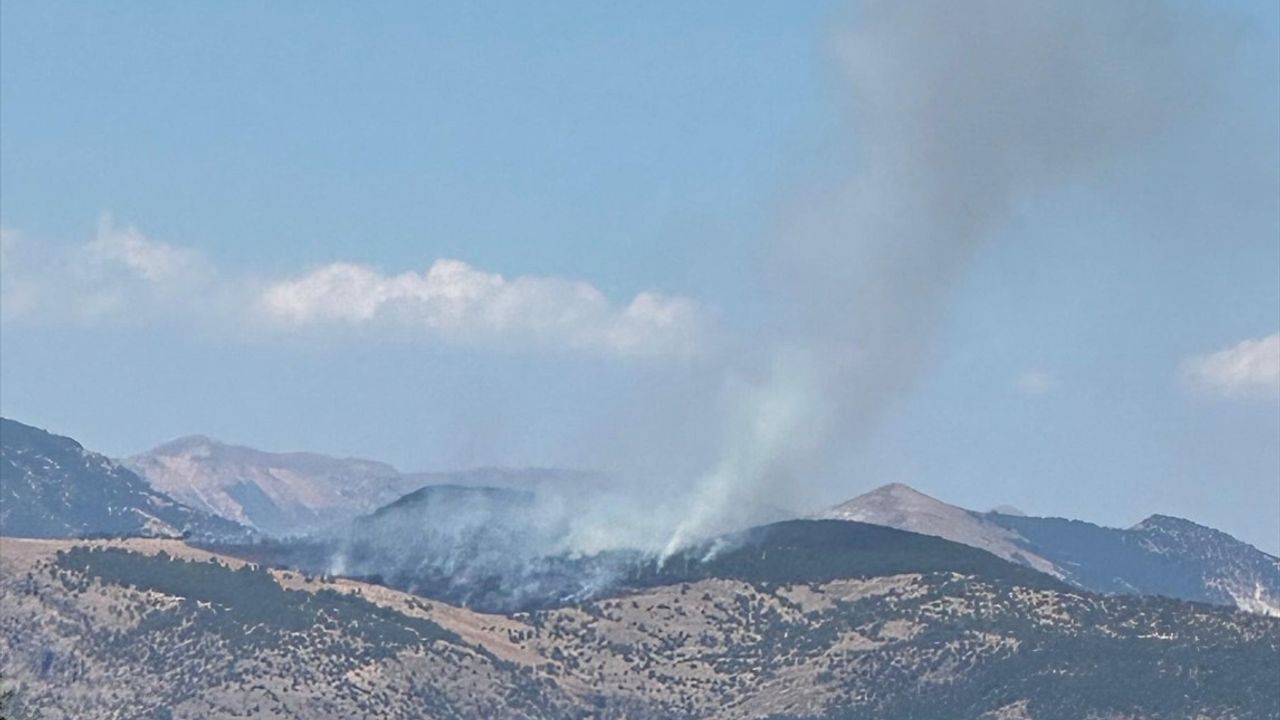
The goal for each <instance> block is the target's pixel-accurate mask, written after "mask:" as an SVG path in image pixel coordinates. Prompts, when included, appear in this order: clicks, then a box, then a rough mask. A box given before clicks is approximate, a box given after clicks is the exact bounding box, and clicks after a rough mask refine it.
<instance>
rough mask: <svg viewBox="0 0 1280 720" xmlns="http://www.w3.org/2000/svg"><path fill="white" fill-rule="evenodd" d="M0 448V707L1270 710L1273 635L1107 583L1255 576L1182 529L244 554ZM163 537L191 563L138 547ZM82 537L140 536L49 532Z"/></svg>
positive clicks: (25, 438)
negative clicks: (374, 573)
mask: <svg viewBox="0 0 1280 720" xmlns="http://www.w3.org/2000/svg"><path fill="white" fill-rule="evenodd" d="M0 431H2V432H0V441H2V442H0V445H2V446H3V448H2V450H3V452H2V453H0V457H2V458H3V464H0V470H3V472H2V473H0V485H2V486H3V495H0V500H3V505H0V508H2V511H3V515H0V520H3V526H2V527H0V530H3V533H4V534H5V535H6V537H3V538H0V607H3V608H4V612H3V613H0V677H3V678H4V680H5V683H6V685H5V688H6V689H12V690H13V691H14V695H13V697H12V698H11V700H10V701H9V704H8V706H0V713H2V714H4V715H5V716H6V717H7V716H8V713H10V712H12V713H13V714H15V715H16V716H18V717H32V718H34V717H39V718H49V719H53V720H62V719H66V720H70V719H72V718H82V717H148V718H151V717H157V718H177V717H200V718H229V717H255V718H280V719H284V718H307V719H308V720H312V719H315V720H331V719H332V720H337V719H338V718H343V719H345V718H350V717H375V716H376V717H387V718H401V719H403V720H416V719H419V718H462V719H464V720H466V719H470V718H491V717H512V718H583V719H585V718H632V719H635V720H645V719H648V718H663V719H667V718H671V719H675V720H681V719H689V720H692V719H693V718H713V719H718V718H723V719H724V720H730V719H734V720H737V719H739V718H760V719H761V720H764V719H766V718H769V719H772V720H855V719H856V720H867V719H870V718H908V719H912V720H942V719H944V718H946V719H948V720H950V719H951V718H989V719H991V720H996V719H1003V720H1031V719H1034V720H1068V719H1069V720H1076V719H1077V718H1087V717H1091V718H1126V719H1128V720H1157V719H1163V718H1193V717H1195V718H1200V717H1204V718H1232V719H1233V720H1252V719H1253V718H1274V717H1277V716H1280V685H1277V684H1276V683H1275V682H1274V680H1275V677H1276V675H1277V673H1278V672H1280V619H1277V618H1269V617H1264V616H1262V615H1257V614H1250V613H1244V612H1239V611H1238V610H1236V609H1234V608H1226V607H1214V606H1211V605H1206V604H1201V603H1188V602H1183V601H1180V600H1176V599H1170V598H1166V597H1154V596H1144V597H1134V596H1132V595H1128V594H1123V593H1133V592H1161V593H1164V594H1168V595H1172V594H1176V593H1183V594H1192V595H1194V594H1197V593H1199V594H1211V593H1212V592H1217V591H1220V592H1223V593H1226V594H1225V595H1221V596H1214V597H1235V595H1234V594H1233V593H1235V592H1238V591H1239V590H1240V588H1241V587H1243V585H1240V583H1243V582H1245V581H1246V580H1247V579H1248V578H1250V577H1253V576H1250V575H1248V573H1250V572H1257V573H1262V575H1259V577H1262V579H1263V580H1265V579H1266V578H1265V577H1264V576H1265V573H1263V570H1265V567H1266V566H1265V565H1264V567H1263V569H1262V570H1259V569H1257V568H1254V567H1253V566H1252V565H1250V564H1249V561H1248V558H1251V557H1253V558H1254V559H1255V560H1256V557H1255V556H1253V555H1250V554H1249V553H1247V552H1245V551H1244V550H1242V549H1241V548H1240V547H1239V546H1240V545H1243V544H1241V543H1238V542H1237V541H1235V540H1232V539H1231V538H1230V537H1229V536H1226V535H1223V534H1222V533H1217V532H1216V531H1212V530H1209V529H1208V528H1202V527H1200V526H1197V525H1194V524H1193V523H1189V522H1187V521H1182V520H1176V519H1173V518H1163V517H1159V516H1157V517H1153V518H1151V519H1149V520H1147V521H1144V522H1143V523H1141V524H1140V525H1139V526H1137V527H1135V528H1132V529H1130V530H1127V531H1115V530H1109V529H1106V528H1097V527H1096V526H1090V525H1088V524H1087V523H1075V522H1071V521H1064V520H1052V519H1045V518H1027V517H1019V516H1012V515H1004V514H987V513H972V512H970V511H966V510H963V509H960V508H955V507H953V506H949V505H945V504H944V503H940V502H938V501H936V500H932V499H931V498H927V497H926V496H923V495H921V494H919V493H916V492H914V491H912V490H910V489H909V488H906V487H904V486H891V487H888V488H882V489H881V490H879V491H876V492H874V493H870V494H868V495H867V496H863V497H861V498H857V499H855V500H854V501H851V502H850V503H846V504H845V505H842V506H840V509H838V510H833V511H832V512H833V514H835V513H839V514H841V515H842V517H841V519H839V520H789V521H784V522H778V523H772V524H768V525H764V526H759V527H755V528H751V529H747V530H744V531H741V532H738V533H733V534H730V535H725V536H721V537H717V538H710V539H708V540H706V541H705V542H703V543H700V544H695V545H693V546H690V547H687V548H684V549H683V550H681V551H679V552H676V553H674V554H672V555H670V556H666V557H657V556H654V555H652V554H648V553H643V552H639V551H609V552H602V553H599V554H596V555H579V554H574V553H564V552H560V550H563V546H562V545H561V544H560V540H561V539H562V537H563V535H564V531H565V528H564V527H563V526H561V525H560V524H558V522H559V519H562V517H563V516H561V515H557V514H555V513H551V514H546V513H545V512H544V510H545V508H544V507H543V506H542V505H541V504H540V502H541V501H540V500H539V495H538V493H537V492H533V491H528V490H513V489H509V488H485V487H474V486H465V485H432V486H428V487H423V488H420V489H417V490H414V491H413V492H411V493H409V494H407V495H404V496H402V497H399V498H397V499H395V500H393V501H392V502H390V503H388V504H386V505H385V506H382V507H380V508H378V509H376V510H374V511H373V512H370V513H367V514H364V515H361V516H359V517H358V518H356V519H355V520H353V521H352V522H350V523H348V524H347V526H346V529H345V530H344V531H343V532H330V533H325V534H321V535H319V536H316V537H313V538H284V539H275V540H271V539H264V538H261V537H257V538H255V539H254V542H249V543H244V542H235V541H236V540H243V539H244V537H245V533H246V531H245V530H244V529H243V528H241V527H240V526H237V525H234V524H233V523H231V522H230V521H228V520H226V519H223V518H218V517H215V516H212V515H210V514H207V513H204V512H202V511H200V510H197V509H193V508H191V507H187V506H186V505H184V504H182V503H179V502H177V501H175V500H174V499H172V498H170V497H168V496H166V495H164V494H162V493H160V492H159V491H158V490H156V489H154V488H151V487H149V486H147V485H146V483H145V482H144V481H143V480H142V479H141V478H139V477H138V476H137V475H135V474H134V473H132V472H131V471H129V470H128V469H126V468H124V467H122V466H121V465H119V464H118V463H115V462H113V461H111V460H109V459H107V458H105V457H103V456H101V455H98V454H95V453H92V452H89V451H87V450H85V449H84V448H83V447H81V446H80V445H79V444H78V443H76V442H75V441H73V440H71V439H69V438H64V437H59V436H56V435H51V434H49V433H47V432H44V431H42V430H38V429H36V428H31V427H28V426H26V425H22V424H21V423H16V422H13V421H8V420H6V421H4V422H3V424H2V425H0ZM200 444H201V443H195V445H200ZM206 444H207V443H206ZM188 452H190V451H188ZM193 454H199V452H198V451H197V452H195V453H193ZM273 462H274V461H273ZM298 466H299V465H298V464H295V465H293V466H292V467H295V468H296V467H298ZM375 474H376V473H375ZM272 477H274V475H272ZM263 482H264V483H266V482H268V481H267V480H265V479H264V480H263ZM332 482H334V483H337V482H339V480H338V479H336V478H335V479H333V480H332ZM304 484H305V483H304ZM637 512H643V509H642V508H638V509H637ZM854 516H859V517H867V518H869V519H876V520H879V521H880V523H878V524H873V523H868V522H862V521H858V520H852V521H851V520H850V518H853V517H854ZM890 523H896V524H900V525H912V526H913V527H915V528H920V529H921V530H924V531H925V532H923V533H921V532H913V531H910V530H904V529H898V528H894V527H885V526H884V525H886V524H890ZM930 531H932V532H930ZM943 531H945V532H948V533H951V534H954V535H956V536H958V537H961V536H962V537H964V538H965V542H963V543H961V542H953V541H952V540H949V539H945V538H944V537H939V535H941V534H942V532H943ZM189 533H190V534H191V536H192V537H197V536H198V539H201V540H203V543H204V544H202V546H201V547H193V546H192V545H191V544H187V543H184V542H181V541H179V540H173V539H155V538H169V537H175V536H178V535H186V534H189ZM237 533H239V534H238V535H237ZM1117 533H1119V534H1118V535H1117ZM108 534H109V535H134V536H140V537H141V538H142V539H127V540H106V541H104V540H85V539H76V538H77V537H78V536H84V535H108ZM13 535H25V536H27V537H28V538H58V539H16V538H14V537H12V536H13ZM147 538H151V539H147ZM229 541H231V542H229ZM979 544H982V545H985V546H986V548H983V547H975V545H979ZM1244 547H1245V548H1247V547H1248V546H1244ZM1249 550H1251V551H1252V552H1253V553H1257V551H1256V550H1252V548H1249ZM308 553H311V554H312V555H311V557H310V559H307V554H308ZM557 553H558V554H557ZM1100 554H1109V558H1110V559H1109V563H1110V564H1108V561H1107V560H1106V559H1104V558H1103V557H1101V556H1100ZM255 555H256V556H259V557H262V558H263V559H264V560H269V561H270V564H272V565H276V564H279V565H283V566H288V567H277V568H276V569H272V570H268V569H266V567H267V563H263V564H259V565H255V564H252V563H246V562H245V559H244V558H245V557H252V556H255ZM1262 558H1263V560H1266V559H1267V558H1270V556H1266V555H1262ZM335 559H340V560H341V563H340V564H341V565H345V567H335V566H334V564H335V563H334V561H335ZM280 560H284V562H279V563H277V561H280ZM1010 560H1012V562H1011V561H1010ZM1271 560H1274V558H1271ZM387 561H390V562H387ZM383 567H389V568H391V569H392V570H393V571H394V573H395V575H394V576H388V577H378V578H367V579H372V580H376V581H377V582H366V581H362V580H360V579H352V578H350V577H347V578H335V577H333V574H334V573H335V572H337V573H338V574H347V575H350V574H364V572H365V571H366V570H370V569H378V568H383ZM1144 568H1145V569H1144ZM1197 573H1199V574H1197ZM1259 582H1261V580H1260V581H1259ZM1085 583H1094V584H1097V585H1099V586H1100V587H1101V589H1102V590H1104V591H1105V592H1106V593H1113V592H1114V593H1120V594H1100V593H1095V592H1091V591H1089V590H1085V589H1081V587H1080V586H1082V585H1084V584H1085ZM388 585H394V586H396V587H400V588H405V589H409V590H412V591H413V594H408V593H405V592H401V591H400V590H397V589H393V588H392V587H388ZM1150 588H1154V589H1150ZM1267 592H1270V591H1269V590H1265V589H1264V590H1260V591H1258V593H1257V594H1256V595H1257V597H1261V598H1267V597H1270V596H1268V595H1267V594H1266V593H1267ZM1267 602H1269V601H1267ZM462 604H468V605H471V606H472V607H462V606H461V605H462ZM477 608H480V609H483V610H485V612H481V611H478V610H477ZM0 705H3V703H0Z"/></svg>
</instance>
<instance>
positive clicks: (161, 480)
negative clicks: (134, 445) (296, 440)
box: [124, 436, 417, 535]
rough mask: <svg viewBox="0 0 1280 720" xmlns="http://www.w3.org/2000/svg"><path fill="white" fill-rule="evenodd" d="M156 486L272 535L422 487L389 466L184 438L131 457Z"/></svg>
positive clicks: (348, 514) (347, 515)
mask: <svg viewBox="0 0 1280 720" xmlns="http://www.w3.org/2000/svg"><path fill="white" fill-rule="evenodd" d="M124 463H125V464H126V465H128V466H129V467H130V468H132V469H133V470H134V471H136V472H137V473H138V474H139V475H141V476H143V477H145V478H146V479H147V480H148V481H149V482H150V483H151V484H152V486H153V487H155V488H156V489H158V490H160V491H162V492H165V493H167V494H169V495H171V496H172V497H174V498H175V499H177V500H179V501H181V502H184V503H187V504H189V505H191V506H192V507H195V508H199V509H201V510H204V511H205V512H209V513H213V514H215V515H219V516H221V517H224V518H227V519H229V520H234V521H236V522H238V523H241V524H243V525H247V526H249V527H252V528H255V529H257V530H260V531H262V532H265V533H268V534H271V535H289V534H298V533H304V532H307V531H311V530H315V529H317V528H320V527H323V526H325V525H327V524H332V523H339V522H343V521H346V520H350V519H351V518H353V517H355V516H356V515H359V514H361V513H365V512H369V511H371V510H373V509H375V508H377V507H379V506H381V505H383V504H386V503H388V502H391V501H392V500H395V499H396V498H398V497H400V496H401V495H403V494H405V493H407V492H410V491H412V490H414V489H416V487H417V485H414V484H413V483H414V481H413V480H411V479H406V478H405V477H403V476H402V475H401V473H400V472H399V471H398V470H396V469H395V468H393V467H391V466H390V465H387V464H385V463H380V462H375V461H372V460H360V459H354V458H332V457H328V456H326V455H319V454H315V453H301V452H297V453H271V452H264V451H262V450H255V449H253V448H247V447H240V446H238V445H227V444H224V443H221V442H218V441H216V440H213V439H211V438H207V437H203V436H191V437H184V438H180V439H178V440H174V441H172V442H169V443H165V444H164V445H161V446H159V447H157V448H155V449H153V450H151V451H149V452H146V453H142V454H140V455H134V456H133V457H130V458H127V459H125V460H124Z"/></svg>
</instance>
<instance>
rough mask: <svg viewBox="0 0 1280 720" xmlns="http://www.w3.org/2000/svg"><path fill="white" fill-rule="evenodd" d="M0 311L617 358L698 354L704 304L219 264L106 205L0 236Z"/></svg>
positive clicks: (479, 275)
mask: <svg viewBox="0 0 1280 720" xmlns="http://www.w3.org/2000/svg"><path fill="white" fill-rule="evenodd" d="M0 253H3V255H2V256H0V260H3V263H2V265H3V268H2V269H3V291H4V295H3V319H4V320H5V321H6V322H9V321H15V320H20V321H23V322H34V323H56V322H66V321H70V322H73V323H81V324H84V323H88V324H96V323H106V322H125V323H134V324H138V323H150V322H156V321H167V322H172V323H177V324H180V325H182V326H183V327H187V328H190V329H194V330H207V329H209V328H210V327H217V328H223V329H229V328H251V327H252V326H254V325H255V324H257V325H261V324H263V323H265V324H267V325H268V326H269V327H271V328H272V329H273V330H279V329H282V328H283V329H287V330H302V329H312V330H320V331H330V330H333V329H337V328H340V327H343V326H347V327H378V328H381V329H382V330H383V331H391V332H396V333H401V334H405V333H408V334H412V335H421V336H426V337H430V338H434V339H436V340H437V341H440V342H445V343H455V344H465V345H473V346H474V345H482V346H485V347H492V348H499V349H503V350H516V351H524V350H551V351H559V350H570V351H575V352H585V353H597V354H603V355H611V356H618V357H692V356H696V355H698V354H700V353H701V352H702V350H703V349H704V348H703V345H704V344H705V338H704V333H705V331H706V329H707V323H706V322H705V317H704V315H705V314H704V312H703V310H702V309H701V308H700V306H699V305H698V304H697V303H695V302H694V301H692V300H689V299H687V298H683V297H677V296H671V295H664V294H662V293H657V292H642V293H639V294H637V295H636V296H635V297H633V298H631V299H630V300H629V301H627V302H625V303H615V302H613V301H611V300H610V299H609V298H608V297H606V296H605V294H604V293H602V292H601V291H600V290H599V289H597V288H596V287H595V286H593V285H591V284H590V283H587V282H582V281H578V280H569V279H564V278H558V277H541V276H517V277H510V278H508V277H503V276H502V275H499V274H496V273H491V272H485V271H483V270H480V269H478V268H475V267H472V266H471V265H469V264H467V263H465V262H462V261H460V260H450V259H440V260H436V261H435V262H434V263H433V264H432V265H431V266H430V267H429V268H428V269H427V270H426V271H425V272H414V271H410V272H402V273H399V274H395V275H388V274H384V273H382V272H380V271H378V270H376V269H373V268H371V267H369V266H366V265H362V264H358V263H351V262H339V263H333V264H330V265H325V266H323V267H320V268H317V269H314V270H311V271H309V272H306V273H303V274H301V275H299V276H296V277H292V278H267V279H255V278H251V277H249V276H246V275H235V274H227V273H221V272H219V271H218V269H217V268H216V267H215V266H214V265H213V263H211V262H210V261H209V259H208V258H206V257H205V256H204V255H203V254H202V253H200V252H198V251H196V250H193V249H191V248H186V247H182V246H179V245H172V244H169V243H165V242H161V241H159V240H156V239H153V238H151V237H148V236H147V235H145V234H144V233H143V232H142V231H140V230H139V229H138V228H136V227H134V226H132V225H118V224H117V223H116V222H115V221H114V220H113V219H112V218H111V216H110V215H103V216H102V218H101V219H100V220H99V222H98V226H97V230H96V233H95V234H94V236H93V238H92V239H90V240H88V241H87V242H83V243H80V244H67V243H55V242H31V241H30V239H29V238H27V237H24V236H21V235H19V234H18V233H17V232H15V231H13V230H12V229H8V228H6V229H4V230H3V233H0Z"/></svg>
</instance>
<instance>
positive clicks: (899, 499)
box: [820, 484, 1280, 616]
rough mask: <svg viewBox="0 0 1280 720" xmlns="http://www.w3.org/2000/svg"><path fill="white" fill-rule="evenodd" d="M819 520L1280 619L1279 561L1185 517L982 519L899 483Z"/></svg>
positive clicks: (1091, 583) (1102, 588)
mask: <svg viewBox="0 0 1280 720" xmlns="http://www.w3.org/2000/svg"><path fill="white" fill-rule="evenodd" d="M820 517H824V518H832V519H838V520H852V521H859V522H867V523H874V524H877V525H884V526H886V527H894V528H899V529H902V530H910V531H913V532H918V533H924V534H927V535H934V536H937V537H941V538H946V539H948V540H951V541H954V542H958V543H964V544H966V545H971V546H973V547H977V548H982V549H984V550H987V551H989V552H991V553H993V554H995V555H998V556H1000V557H1002V558H1004V559H1006V560H1010V561H1012V562H1016V563H1020V564H1022V565H1026V566H1028V567H1032V568H1035V569H1037V570H1040V571H1041V572H1045V573H1047V574H1050V575H1053V576H1054V577H1057V578H1061V579H1062V580H1065V581H1067V582H1070V583H1072V584H1074V585H1076V586H1078V587H1081V588H1084V589H1087V590H1092V591H1095V592H1103V593H1126V594H1144V595H1164V596H1167V597H1173V598H1179V599H1182V600H1194V601H1197V602H1208V603H1215V604H1219V605H1234V606H1237V607H1240V608H1242V609H1244V610H1248V611H1251V612H1259V613H1263V614H1270V615H1276V616H1280V558H1276V557H1274V556H1272V555H1269V554H1267V553H1264V552H1262V551H1261V550H1258V549H1257V548H1255V547H1253V546H1251V545H1249V544H1247V543H1244V542H1241V541H1239V540H1237V539H1235V538H1233V537H1231V536H1230V535H1228V534H1226V533H1224V532H1221V531H1218V530H1214V529H1212V528H1207V527H1204V526H1202V525H1198V524H1196V523H1193V522H1191V521H1189V520H1183V519H1181V518H1173V517H1169V516H1164V515H1153V516H1152V517H1150V518H1148V519H1146V520H1144V521H1143V522H1141V523H1138V524H1137V525H1135V526H1133V527H1132V528H1127V529H1121V528H1108V527H1102V526H1099V525H1094V524H1093V523H1088V522H1083V521H1080V520H1067V519H1062V518H1045V517H1029V516H1025V515H1021V514H1013V513H1005V512H995V511H993V512H988V513H979V512H975V511H972V510H966V509H964V508H961V507H956V506H954V505H948V504H946V503H944V502H942V501H940V500H936V499H934V498H931V497H929V496H927V495H925V494H923V493H920V492H918V491H916V490H913V489H912V488H909V487H907V486H905V485H898V484H894V485H886V486H884V487H881V488H878V489H876V490H873V491H871V492H869V493H866V494H864V495H860V496H858V497H856V498H854V499H852V500H849V501H848V502H845V503H842V504H840V505H837V506H835V507H833V508H831V509H829V510H827V511H825V512H823V513H821V514H820Z"/></svg>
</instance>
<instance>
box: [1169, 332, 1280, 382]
mask: <svg viewBox="0 0 1280 720" xmlns="http://www.w3.org/2000/svg"><path fill="white" fill-rule="evenodd" d="M1182 377H1183V380H1184V381H1185V382H1187V383H1188V384H1189V385H1191V386H1192V387H1193V388H1196V389H1198V390H1201V391H1204V392H1210V393H1213V394H1216V395H1221V396H1224V397H1235V398H1280V333H1277V334H1275V335H1270V336H1268V337H1264V338H1258V339H1256V340H1244V341H1243V342H1240V343H1239V344H1237V345H1234V346H1232V347H1229V348H1226V349H1224V350H1219V351H1218V352H1215V353H1210V354H1208V355H1197V356H1194V357H1191V358H1188V359H1187V360H1185V361H1184V362H1183V364H1182Z"/></svg>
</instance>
